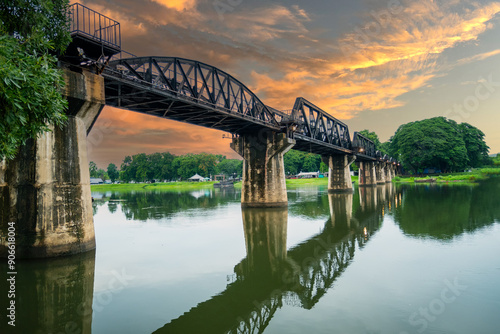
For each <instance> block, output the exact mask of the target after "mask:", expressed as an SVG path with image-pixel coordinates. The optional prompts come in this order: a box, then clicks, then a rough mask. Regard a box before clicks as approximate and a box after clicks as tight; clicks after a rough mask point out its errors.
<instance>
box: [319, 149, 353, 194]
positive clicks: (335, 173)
mask: <svg viewBox="0 0 500 334" xmlns="http://www.w3.org/2000/svg"><path fill="white" fill-rule="evenodd" d="M322 159H323V162H324V163H325V164H326V165H328V192H329V193H344V192H353V191H354V190H353V188H352V181H351V173H350V169H349V166H351V164H352V163H353V162H354V160H356V157H355V156H353V155H335V156H322Z"/></svg>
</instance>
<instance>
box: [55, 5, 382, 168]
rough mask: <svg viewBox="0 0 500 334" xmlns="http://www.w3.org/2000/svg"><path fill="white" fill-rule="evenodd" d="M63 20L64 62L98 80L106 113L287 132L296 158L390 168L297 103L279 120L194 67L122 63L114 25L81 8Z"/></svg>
mask: <svg viewBox="0 0 500 334" xmlns="http://www.w3.org/2000/svg"><path fill="white" fill-rule="evenodd" d="M68 15H69V19H70V22H71V24H70V27H69V29H70V33H71V36H72V38H73V42H72V43H71V44H70V45H69V46H68V49H67V51H66V54H65V55H63V56H62V59H63V62H66V63H70V64H73V65H72V66H75V65H77V64H78V65H77V66H87V67H90V68H92V69H93V70H95V71H96V72H97V73H100V74H102V75H103V77H104V80H105V91H106V92H105V94H106V104H107V105H110V106H114V107H117V108H124V109H128V110H132V111H136V112H140V113H144V114H148V115H154V116H159V117H162V118H168V119H173V120H177V121H181V122H186V123H190V124H195V125H201V126H204V127H208V128H213V129H217V130H222V131H226V132H229V133H231V134H233V135H236V136H237V135H245V134H259V132H260V131H274V132H286V133H287V134H288V135H289V137H293V138H294V139H295V140H296V145H295V147H294V148H295V149H297V150H301V151H305V152H311V153H317V154H322V155H336V154H341V155H345V154H352V155H356V156H357V158H358V159H359V160H367V161H387V162H392V160H391V159H389V157H387V156H384V157H382V156H381V154H380V153H379V152H377V151H376V150H375V144H374V143H373V142H372V141H371V140H369V139H368V138H366V137H363V136H362V135H360V134H359V133H357V132H355V133H354V134H353V138H352V140H351V136H350V132H349V128H348V126H347V125H346V124H345V123H343V122H341V121H339V120H338V119H336V118H335V117H333V116H331V115H330V114H328V113H326V112H325V111H323V110H322V109H321V108H319V107H317V106H316V105H314V104H313V103H311V102H309V101H307V100H306V99H304V98H302V97H299V98H297V99H296V101H295V104H294V106H293V109H292V110H290V111H288V112H282V111H279V110H276V109H274V108H271V107H269V106H267V105H265V104H264V103H263V102H262V101H261V100H260V99H259V98H258V97H257V96H256V95H255V94H254V93H253V92H252V91H251V90H250V89H248V87H246V86H245V85H244V84H243V83H241V82H240V81H239V80H237V79H236V78H234V77H233V76H232V75H230V74H228V73H226V72H224V71H222V70H220V69H218V68H216V67H214V66H211V65H208V64H205V63H202V62H199V61H195V60H189V59H184V58H176V57H136V56H133V55H130V54H128V55H129V56H131V57H129V58H124V59H122V56H123V55H124V54H126V52H123V51H122V50H121V30H120V23H119V22H117V21H115V20H113V19H111V18H109V17H107V16H105V15H102V14H100V13H98V12H96V11H94V10H92V9H90V8H88V7H86V6H83V5H81V4H78V3H75V4H73V5H71V6H70V9H69V11H68ZM116 58H118V59H116ZM112 59H116V60H112Z"/></svg>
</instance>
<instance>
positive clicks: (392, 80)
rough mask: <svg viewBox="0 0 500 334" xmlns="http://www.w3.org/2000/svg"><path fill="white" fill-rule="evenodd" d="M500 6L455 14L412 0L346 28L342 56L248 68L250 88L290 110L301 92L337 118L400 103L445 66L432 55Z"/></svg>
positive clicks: (478, 28)
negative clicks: (375, 26)
mask: <svg viewBox="0 0 500 334" xmlns="http://www.w3.org/2000/svg"><path fill="white" fill-rule="evenodd" d="M499 12H500V4H499V3H492V4H489V5H486V6H484V7H478V5H476V7H475V8H474V9H473V10H465V11H464V12H463V13H460V14H459V13H458V12H453V11H451V8H448V7H446V6H444V7H441V8H440V7H438V5H437V4H436V3H435V2H433V1H422V2H412V3H410V5H409V7H407V8H405V9H404V10H402V11H401V13H399V14H397V15H394V16H393V17H392V18H391V20H389V21H388V22H385V27H379V30H378V31H375V30H374V31H375V32H377V33H373V31H371V32H370V31H368V30H365V31H363V29H355V31H353V32H352V33H347V34H345V35H344V36H343V37H342V38H341V39H339V40H338V43H339V45H340V46H341V49H342V48H343V50H342V51H344V53H345V54H341V53H337V54H334V55H332V56H330V57H329V58H326V59H323V61H318V59H317V58H319V57H316V58H311V59H310V60H307V59H305V60H303V61H302V62H300V63H299V65H297V66H300V70H296V67H297V66H295V68H294V66H293V64H289V66H286V65H283V66H282V68H285V70H283V71H282V72H281V73H279V72H278V73H275V74H273V75H272V76H271V75H270V74H267V73H258V72H256V71H255V72H252V79H253V80H254V85H253V87H254V89H255V92H256V93H257V94H259V95H260V96H261V97H262V98H263V100H264V101H265V102H266V103H268V104H270V105H272V106H273V107H275V108H281V109H289V108H290V106H291V104H292V103H293V100H294V98H295V96H303V97H305V98H306V99H309V100H311V101H313V102H314V103H315V104H317V105H318V106H320V107H322V108H323V109H324V110H326V111H328V112H330V113H331V114H332V115H334V116H336V117H339V118H343V119H348V118H351V117H353V116H355V115H356V114H357V113H358V112H360V111H363V110H378V109H387V108H395V107H401V106H403V105H404V101H402V100H398V98H399V97H401V96H402V95H403V94H405V93H407V92H410V91H413V90H416V89H418V88H421V87H423V86H426V85H428V82H429V81H430V80H431V79H432V78H434V77H436V76H437V75H438V74H439V73H440V71H441V70H442V69H444V68H445V66H443V65H442V63H443V62H442V61H441V60H440V58H439V56H440V54H441V53H443V51H444V50H447V49H450V48H453V47H454V46H456V45H457V44H459V43H464V42H468V41H472V40H476V39H477V38H478V36H479V35H480V34H481V33H483V32H484V31H486V30H487V29H489V28H491V26H490V25H489V23H488V22H489V20H491V19H492V18H493V17H494V16H495V15H496V14H497V13H499ZM371 20H373V18H371ZM369 26H370V24H369V23H367V25H366V26H365V27H369ZM370 33H371V34H370ZM346 47H347V49H348V50H347V51H348V52H347V53H346V52H345V51H346V50H345V48H346ZM494 54H496V52H495V51H493V52H491V54H487V55H485V56H491V55H494ZM483 57H484V56H483ZM480 58H481V56H478V57H476V58H475V59H480ZM469 60H470V61H471V60H473V58H470V59H469ZM457 64H458V63H457ZM318 65H319V66H318ZM448 69H449V68H448ZM280 74H281V75H280Z"/></svg>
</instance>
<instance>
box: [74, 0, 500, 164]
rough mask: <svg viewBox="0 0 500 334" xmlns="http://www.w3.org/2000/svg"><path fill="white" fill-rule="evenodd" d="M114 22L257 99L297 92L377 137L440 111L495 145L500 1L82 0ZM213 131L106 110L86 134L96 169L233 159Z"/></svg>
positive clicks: (288, 102) (131, 42) (149, 52)
mask: <svg viewBox="0 0 500 334" xmlns="http://www.w3.org/2000/svg"><path fill="white" fill-rule="evenodd" d="M80 3H82V4H84V5H86V6H88V7H90V8H92V9H94V10H96V11H98V12H101V13H103V14H105V15H107V16H109V17H111V18H113V19H115V20H117V21H119V22H120V24H121V36H122V49H123V50H125V51H128V52H130V53H132V54H135V55H137V56H173V57H183V58H188V59H193V60H197V61H201V62H204V63H207V64H210V65H213V66H216V67H218V68H220V69H222V70H224V71H226V72H228V73H230V74H231V75H233V76H234V77H236V78H237V79H239V80H240V81H241V82H243V83H244V84H245V85H246V86H247V87H249V88H250V89H251V90H252V91H253V92H254V93H255V94H256V95H257V96H258V97H259V98H260V99H261V100H262V101H263V102H264V103H265V104H267V105H269V106H271V107H273V108H276V109H280V110H289V109H292V107H293V104H294V102H295V99H296V98H297V97H304V98H306V99H307V100H309V101H311V102H313V103H314V104H315V105H317V106H319V107H320V108H322V109H323V110H325V111H326V112H328V113H329V114H331V115H332V116H334V117H336V118H337V119H340V120H342V121H343V122H345V123H346V124H347V125H348V126H349V130H350V132H351V134H352V133H353V132H354V131H360V130H363V129H368V130H370V131H375V132H376V133H377V134H378V135H379V137H380V139H381V141H387V140H388V139H389V138H390V137H391V136H392V135H393V134H394V132H395V131H396V130H397V129H398V127H399V126H400V125H402V124H404V123H408V122H413V121H417V120H422V119H426V118H431V117H435V116H445V117H447V118H450V119H453V120H455V121H457V122H459V123H461V122H467V123H469V124H471V125H473V126H476V127H478V128H479V129H480V130H482V131H483V132H484V133H485V135H486V136H485V139H486V143H487V144H488V145H489V147H490V153H498V152H500V130H499V125H500V116H499V108H500V38H499V36H500V2H496V1H468V0H464V1H457V0H434V1H432V0H422V1H406V0H380V1H379V0H349V1H316V0H296V1H285V0H281V1H265V0H262V1H261V0H91V1H86V0H85V1H81V2H80ZM223 134H224V133H223V132H220V131H216V130H211V129H206V128H203V127H199V126H195V125H190V124H185V123H180V122H176V121H169V120H165V119H161V118H158V117H154V116H147V115H142V114H138V113H134V112H131V111H127V110H122V109H116V108H112V107H105V108H104V109H103V111H102V113H101V115H100V116H99V118H98V120H97V122H96V124H95V126H94V128H93V129H92V131H91V132H90V134H89V137H88V146H89V160H91V161H95V162H96V163H97V165H98V166H99V167H100V168H105V167H107V165H108V164H109V163H115V164H116V165H118V166H119V165H120V164H121V162H122V161H123V158H124V157H125V156H127V155H133V154H137V153H143V152H145V153H154V152H166V151H168V152H171V153H173V154H176V155H182V154H186V153H201V152H206V153H214V154H223V155H226V156H227V157H228V158H238V156H237V154H236V153H235V152H233V151H232V150H231V149H230V147H229V143H230V140H229V139H227V138H223Z"/></svg>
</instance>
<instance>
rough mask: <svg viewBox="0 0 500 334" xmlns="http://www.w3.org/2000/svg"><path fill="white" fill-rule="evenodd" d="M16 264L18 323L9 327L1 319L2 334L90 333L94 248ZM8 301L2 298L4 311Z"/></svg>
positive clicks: (0, 285) (4, 290)
mask: <svg viewBox="0 0 500 334" xmlns="http://www.w3.org/2000/svg"><path fill="white" fill-rule="evenodd" d="M16 267H17V268H16V269H17V272H18V275H16V326H15V327H10V326H8V328H6V327H7V322H6V321H5V319H2V321H1V325H0V329H1V330H0V332H1V333H23V334H24V333H30V334H47V333H54V334H56V333H57V334H59V333H83V334H88V333H91V327H92V299H93V293H94V271H95V251H90V252H87V253H84V254H79V255H74V256H70V257H64V258H57V259H48V260H32V261H21V262H19V263H17V264H16ZM4 281H5V280H2V283H1V284H0V287H1V291H2V293H3V292H6V291H8V289H7V287H6V286H4V284H5V282H4ZM7 302H8V301H7V298H2V302H1V307H2V309H3V310H5V309H6V308H7ZM2 314H3V313H2Z"/></svg>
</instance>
